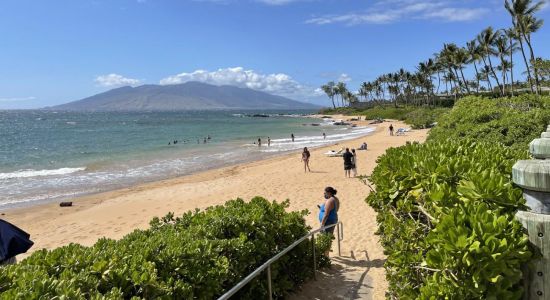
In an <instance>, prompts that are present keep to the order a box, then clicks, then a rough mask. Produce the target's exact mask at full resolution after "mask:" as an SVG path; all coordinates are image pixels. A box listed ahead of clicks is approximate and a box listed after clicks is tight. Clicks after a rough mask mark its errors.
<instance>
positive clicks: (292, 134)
mask: <svg viewBox="0 0 550 300" xmlns="http://www.w3.org/2000/svg"><path fill="white" fill-rule="evenodd" d="M290 138H291V139H292V142H294V133H291V134H290Z"/></svg>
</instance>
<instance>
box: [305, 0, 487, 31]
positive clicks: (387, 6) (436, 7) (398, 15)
mask: <svg viewBox="0 0 550 300" xmlns="http://www.w3.org/2000/svg"><path fill="white" fill-rule="evenodd" d="M465 2H468V1H463V0H421V1H416V0H384V1H382V0H378V1H376V2H374V4H372V5H371V6H370V7H368V8H366V10H365V11H361V12H349V13H344V14H334V15H323V16H319V17H313V18H310V19H308V20H306V21H305V23H306V24H316V25H326V24H345V25H348V26H353V25H360V24H389V23H395V22H398V21H403V20H410V19H430V20H437V21H444V22H464V21H471V20H475V19H479V18H481V17H482V16H484V15H485V14H487V13H488V12H489V9H488V8H487V7H480V5H481V4H480V3H481V2H470V3H473V4H475V5H477V6H475V7H474V6H466V5H465Z"/></svg>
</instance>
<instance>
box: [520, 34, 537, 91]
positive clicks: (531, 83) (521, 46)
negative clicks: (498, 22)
mask: <svg viewBox="0 0 550 300" xmlns="http://www.w3.org/2000/svg"><path fill="white" fill-rule="evenodd" d="M519 47H520V48H521V55H522V56H523V61H524V62H525V67H526V68H527V80H528V81H529V86H530V87H531V93H534V92H535V89H534V88H533V77H531V68H530V67H529V63H528V62H527V56H526V55H525V49H524V48H523V37H522V35H520V37H519Z"/></svg>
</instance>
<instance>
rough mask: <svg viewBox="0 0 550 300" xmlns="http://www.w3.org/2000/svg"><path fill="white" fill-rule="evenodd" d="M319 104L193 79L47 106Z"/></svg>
mask: <svg viewBox="0 0 550 300" xmlns="http://www.w3.org/2000/svg"><path fill="white" fill-rule="evenodd" d="M318 108H320V106H317V105H314V104H310V103H304V102H299V101H296V100H292V99H288V98H285V97H282V96H276V95H271V94H268V93H265V92H261V91H257V90H253V89H249V88H241V87H236V86H231V85H222V86H217V85H211V84H207V83H202V82H197V81H190V82H186V83H182V84H175V85H155V84H146V85H141V86H137V87H131V86H124V87H119V88H114V89H111V90H109V91H106V92H103V93H99V94H96V95H93V96H90V97H86V98H83V99H80V100H76V101H73V102H69V103H65V104H61V105H56V106H52V107H46V109H60V110H69V111H175V110H223V109H242V110H247V109H250V110H252V109H318Z"/></svg>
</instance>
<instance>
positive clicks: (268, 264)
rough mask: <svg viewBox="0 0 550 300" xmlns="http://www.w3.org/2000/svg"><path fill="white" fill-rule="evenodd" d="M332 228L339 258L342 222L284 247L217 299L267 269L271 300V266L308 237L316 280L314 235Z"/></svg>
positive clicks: (224, 299)
mask: <svg viewBox="0 0 550 300" xmlns="http://www.w3.org/2000/svg"><path fill="white" fill-rule="evenodd" d="M334 226H337V227H336V228H337V239H338V256H340V255H341V254H340V242H341V241H342V240H343V239H344V224H343V223H342V222H338V223H336V224H331V225H328V226H325V227H322V228H319V229H316V230H313V231H311V232H310V233H308V234H307V235H306V236H304V237H302V238H300V239H299V240H297V241H295V242H294V243H292V244H291V245H290V246H288V247H286V248H285V249H284V250H282V251H281V252H279V253H277V255H275V256H273V257H272V258H270V259H269V260H268V261H266V262H265V263H264V264H263V265H261V266H260V267H258V268H257V269H256V270H254V271H253V272H252V273H250V274H248V276H246V277H245V278H244V279H243V280H241V281H240V282H239V283H237V285H235V286H234V287H233V288H232V289H230V290H229V291H227V292H226V293H225V294H223V295H222V296H221V297H219V298H218V300H227V299H229V297H231V296H233V295H234V294H235V293H237V292H238V291H239V290H240V289H242V288H243V287H244V286H245V285H246V284H247V283H249V282H250V281H252V279H254V278H256V277H257V276H258V275H260V273H261V272H262V271H263V270H266V269H267V283H268V290H269V299H272V291H271V264H273V263H274V262H276V261H277V260H278V259H279V258H281V257H282V256H283V255H285V254H286V253H287V252H289V251H290V250H292V249H294V248H295V247H296V246H298V245H299V244H300V243H302V242H303V241H305V240H306V239H307V238H309V237H310V236H311V237H312V239H311V245H312V248H313V278H314V279H315V280H317V278H316V272H317V259H316V257H315V234H316V233H318V232H320V231H323V230H325V229H327V228H332V227H334Z"/></svg>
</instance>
